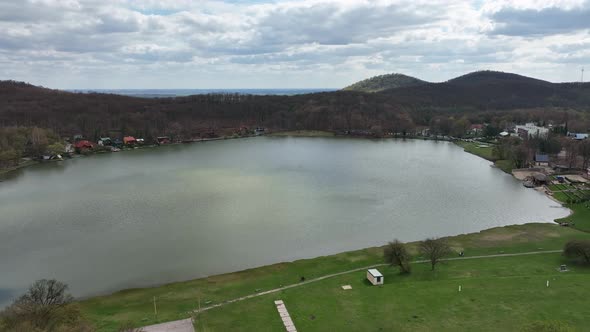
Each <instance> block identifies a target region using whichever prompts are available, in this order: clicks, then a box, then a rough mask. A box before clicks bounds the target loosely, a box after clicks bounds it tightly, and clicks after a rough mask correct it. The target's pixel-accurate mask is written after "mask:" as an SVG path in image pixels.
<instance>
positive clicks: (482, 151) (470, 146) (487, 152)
mask: <svg viewBox="0 0 590 332" xmlns="http://www.w3.org/2000/svg"><path fill="white" fill-rule="evenodd" d="M455 144H457V145H459V146H460V147H462V148H463V149H465V151H466V152H469V153H472V154H474V155H476V156H479V157H482V158H484V159H487V160H490V161H495V160H496V159H497V158H495V157H494V153H493V151H494V148H493V146H492V145H490V146H488V147H485V148H484V147H479V146H480V145H484V144H483V143H474V142H463V141H455Z"/></svg>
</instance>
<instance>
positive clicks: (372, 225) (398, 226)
mask: <svg viewBox="0 0 590 332" xmlns="http://www.w3.org/2000/svg"><path fill="white" fill-rule="evenodd" d="M567 212H568V211H567V210H566V209H564V208H560V207H557V203H555V202H553V201H551V200H550V199H548V198H547V197H545V196H544V195H542V194H540V193H538V192H536V191H534V190H530V189H526V188H524V187H523V186H522V184H521V183H520V182H518V181H516V180H515V179H513V178H512V177H511V176H509V175H507V174H504V173H502V172H501V171H500V170H498V169H495V168H492V167H490V163H489V162H488V161H485V160H483V159H481V158H478V157H476V156H473V155H471V154H468V153H465V152H463V150H462V149H461V148H459V147H457V146H455V145H454V144H451V143H448V142H431V141H419V140H408V141H402V140H363V139H334V138H282V137H276V138H272V137H258V138H250V139H240V140H228V141H216V142H207V143H197V144H191V145H177V146H169V147H162V148H157V149H141V150H134V151H129V152H121V153H114V154H104V155H96V156H91V157H87V158H76V159H74V160H68V161H64V162H59V163H48V164H43V165H37V166H33V167H30V168H26V169H24V170H21V171H20V172H19V173H17V176H15V177H14V178H13V179H10V180H8V181H5V182H2V183H0V303H1V302H4V303H6V301H7V300H8V299H10V298H11V297H13V296H14V294H17V293H18V292H21V291H22V289H24V288H26V287H27V286H28V285H29V284H30V283H31V282H32V281H34V280H36V279H40V278H56V279H59V280H62V281H65V282H67V283H68V284H69V285H70V286H71V290H72V291H73V293H74V294H75V295H77V296H87V295H93V294H99V293H105V292H110V291H114V290H117V289H122V288H127V287H140V286H147V285H155V284H159V283H165V282H170V281H178V280H186V279H192V278H198V277H203V276H207V275H212V274H218V273H223V272H229V271H236V270H241V269H245V268H250V267H255V266H260V265H265V264H270V263H276V262H280V261H291V260H295V259H299V258H309V257H315V256H319V255H326V254H332V253H338V252H341V251H346V250H353V249H359V248H365V247H369V246H376V245H382V244H384V243H385V242H387V241H389V240H392V239H393V238H397V239H400V240H402V241H413V240H420V239H424V238H426V237H430V236H443V235H454V234H460V233H470V232H476V231H480V230H483V229H487V228H491V227H496V226H503V225H508V224H522V223H527V222H539V221H545V222H550V221H552V220H553V219H555V218H559V217H563V216H565V215H567Z"/></svg>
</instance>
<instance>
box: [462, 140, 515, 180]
mask: <svg viewBox="0 0 590 332" xmlns="http://www.w3.org/2000/svg"><path fill="white" fill-rule="evenodd" d="M455 144H457V145H459V146H460V147H462V148H463V149H464V150H465V152H469V153H471V154H474V155H476V156H478V157H481V158H483V159H487V160H489V161H493V162H494V165H496V167H498V168H499V169H501V170H503V171H504V172H505V173H508V174H511V172H512V169H513V168H514V167H513V166H514V165H512V162H510V160H498V159H497V158H496V157H495V156H494V146H493V145H490V146H488V147H479V146H480V145H482V143H474V142H462V141H455Z"/></svg>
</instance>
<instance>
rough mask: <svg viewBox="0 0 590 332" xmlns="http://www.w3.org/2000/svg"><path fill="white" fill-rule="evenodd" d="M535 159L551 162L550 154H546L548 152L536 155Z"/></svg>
mask: <svg viewBox="0 0 590 332" xmlns="http://www.w3.org/2000/svg"><path fill="white" fill-rule="evenodd" d="M535 161H538V162H545V163H548V162H549V156H548V155H546V154H536V155H535Z"/></svg>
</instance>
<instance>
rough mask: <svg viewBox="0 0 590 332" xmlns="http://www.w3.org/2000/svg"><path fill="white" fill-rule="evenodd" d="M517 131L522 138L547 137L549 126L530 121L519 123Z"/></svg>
mask: <svg viewBox="0 0 590 332" xmlns="http://www.w3.org/2000/svg"><path fill="white" fill-rule="evenodd" d="M515 133H516V134H518V136H519V137H520V138H523V139H527V138H547V136H548V135H549V128H545V127H539V126H537V125H536V124H534V123H532V122H530V123H526V124H525V125H518V126H516V128H515Z"/></svg>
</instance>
